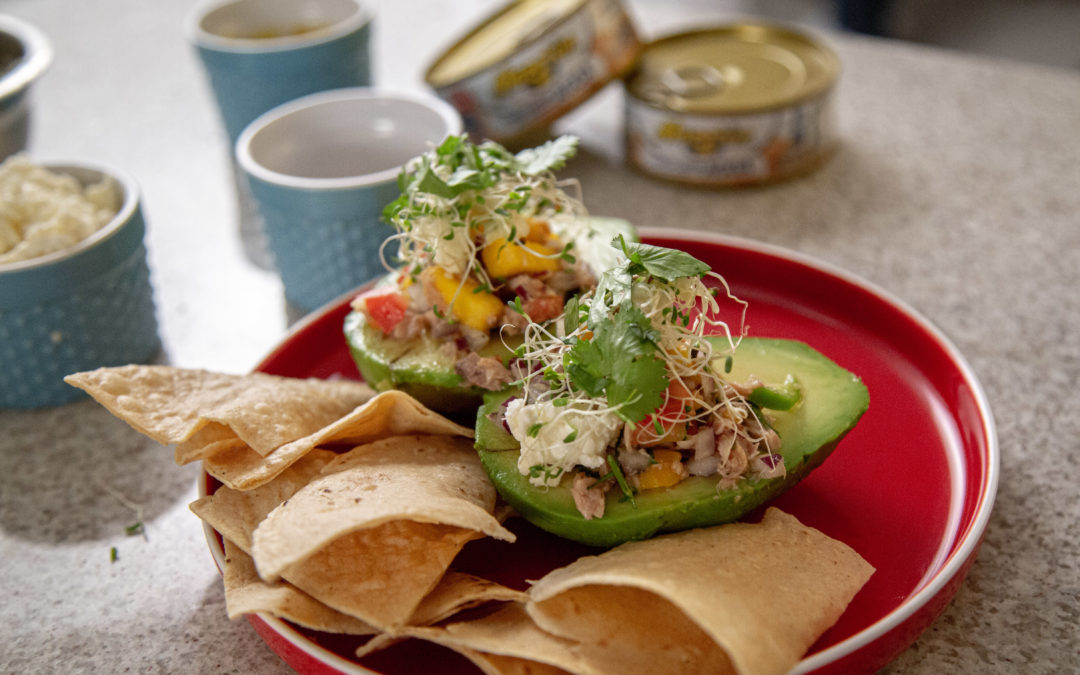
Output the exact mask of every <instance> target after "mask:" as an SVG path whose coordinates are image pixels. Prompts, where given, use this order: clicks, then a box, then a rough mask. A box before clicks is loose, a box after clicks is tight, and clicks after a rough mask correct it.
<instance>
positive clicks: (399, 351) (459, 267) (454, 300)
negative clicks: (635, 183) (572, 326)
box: [344, 136, 637, 415]
mask: <svg viewBox="0 0 1080 675" xmlns="http://www.w3.org/2000/svg"><path fill="white" fill-rule="evenodd" d="M575 150H576V139H573V138H571V137H561V138H558V139H555V140H553V141H550V142H548V143H546V144H544V145H542V146H540V147H538V148H532V149H528V150H523V151H521V152H518V153H516V154H514V153H511V152H509V151H507V150H506V149H505V148H503V147H502V146H500V145H498V144H495V143H492V142H485V143H482V144H479V145H475V144H473V143H471V142H469V141H468V139H467V137H465V136H460V137H459V136H451V137H449V138H447V139H446V141H444V142H443V143H442V144H441V145H440V146H439V147H438V148H435V149H433V150H432V151H431V152H428V153H426V154H424V155H422V156H420V157H418V158H416V159H415V160H413V161H412V162H410V163H409V164H408V165H407V166H406V168H405V170H404V171H403V172H402V174H401V176H400V177H399V180H398V184H399V188H400V190H401V196H400V197H399V198H398V199H397V200H396V201H394V202H393V203H391V204H390V205H388V206H387V208H386V210H385V212H384V218H385V219H386V220H387V221H388V222H389V223H391V224H392V225H393V226H394V227H395V229H396V230H397V234H396V235H395V236H393V237H390V238H389V239H388V240H387V245H388V247H389V248H396V249H397V251H396V253H395V254H390V253H389V252H388V251H384V257H385V258H392V259H393V260H394V261H395V264H394V265H392V266H391V267H392V268H393V269H392V271H391V272H389V273H388V274H387V275H386V276H385V277H384V278H383V279H381V280H380V281H379V282H378V283H376V284H375V286H374V287H373V288H372V289H370V290H369V291H367V292H365V293H362V294H361V295H359V296H358V297H357V298H356V299H355V300H354V301H353V303H352V311H351V312H350V314H349V315H348V316H347V317H346V320H345V324H344V331H345V336H346V339H347V342H348V345H349V349H350V353H351V354H352V356H353V360H354V361H355V362H356V365H357V367H358V369H359V370H360V374H361V375H362V376H363V377H364V379H365V380H366V381H368V382H369V383H370V384H371V385H372V386H373V387H375V388H376V389H378V390H385V389H401V390H404V391H406V392H408V393H410V394H411V395H413V396H414V397H415V398H417V399H419V400H420V401H421V402H423V403H424V404H425V405H427V406H428V407H430V408H433V409H435V410H438V411H441V412H447V413H457V412H467V413H468V414H470V415H471V413H472V411H474V410H475V409H476V408H477V407H478V406H479V404H480V402H481V396H482V394H483V393H484V392H486V391H494V390H500V389H502V388H504V387H505V386H506V385H507V384H508V383H509V382H511V381H512V379H513V378H512V377H511V375H510V372H509V370H508V368H507V366H508V364H509V360H510V358H511V355H512V353H513V350H514V348H516V347H517V346H518V345H519V344H520V343H521V334H522V331H523V329H524V327H525V326H526V325H527V324H528V323H529V322H530V321H533V322H545V321H549V320H551V319H553V318H555V317H557V316H560V315H561V314H562V313H563V309H564V304H565V302H566V300H567V299H568V298H570V297H574V296H576V295H577V294H580V293H582V292H586V291H588V290H590V289H591V288H593V287H594V286H595V285H596V283H597V279H598V277H599V276H600V275H601V273H602V272H603V271H604V270H605V269H607V267H609V266H610V265H611V264H614V262H615V260H616V257H617V256H616V252H615V251H613V250H612V249H611V247H610V246H609V242H610V241H611V240H612V238H613V237H616V236H621V237H624V238H626V239H629V240H636V239H637V236H636V233H635V231H634V228H633V227H632V226H631V225H630V223H628V222H627V221H625V220H620V219H615V218H597V217H591V216H589V215H588V214H587V213H586V211H585V209H584V207H583V206H582V205H581V203H580V201H579V199H577V198H576V197H575V196H573V194H572V193H573V192H574V191H575V189H576V183H574V182H573V181H558V180H556V178H555V176H554V174H553V172H554V171H555V170H556V169H559V168H561V167H562V166H563V164H564V163H565V161H566V159H567V158H569V157H570V156H572V155H573V154H574V152H575Z"/></svg>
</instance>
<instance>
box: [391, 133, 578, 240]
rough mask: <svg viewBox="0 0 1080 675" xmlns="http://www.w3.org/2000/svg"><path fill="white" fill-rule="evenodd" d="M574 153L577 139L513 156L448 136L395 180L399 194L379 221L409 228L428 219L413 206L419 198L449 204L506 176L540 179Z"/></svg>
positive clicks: (521, 198)
mask: <svg viewBox="0 0 1080 675" xmlns="http://www.w3.org/2000/svg"><path fill="white" fill-rule="evenodd" d="M577 147H578V139H577V138H576V137H574V136H560V137H559V138H556V139H554V140H551V141H548V142H547V143H544V144H543V145H541V146H539V147H536V148H528V149H525V150H522V151H520V152H518V153H517V154H514V153H512V152H510V151H509V150H507V149H506V148H504V147H503V146H501V145H499V144H498V143H495V142H494V141H485V142H484V143H481V144H479V145H475V144H473V143H472V142H470V141H469V137H468V136H467V135H465V134H462V135H460V136H448V137H447V138H446V139H445V140H444V141H443V142H442V143H441V144H440V145H439V146H438V147H437V148H435V149H434V151H432V152H428V153H425V154H423V155H421V156H420V157H419V158H417V160H416V161H414V162H411V163H410V164H409V165H407V166H406V167H405V168H404V169H403V170H402V171H401V173H400V174H399V175H398V189H399V190H400V191H401V194H400V196H398V198H397V199H395V200H394V201H393V202H391V203H390V204H388V205H387V206H386V208H385V209H383V218H384V219H385V220H386V221H387V222H389V223H391V224H398V225H404V226H406V228H407V226H408V222H409V219H410V218H412V217H414V216H420V215H428V214H426V213H424V212H423V210H422V208H421V207H418V206H415V205H414V202H415V197H416V195H417V193H426V194H429V195H434V196H436V197H442V198H444V199H453V198H456V197H460V196H461V195H463V194H465V193H466V192H469V191H477V192H479V191H482V190H485V189H487V188H490V187H492V186H494V185H495V184H496V183H498V182H499V179H500V178H501V176H502V175H503V174H505V173H518V174H521V175H524V176H540V175H543V174H545V173H548V172H551V171H556V170H558V169H561V168H562V167H563V166H565V165H566V161H567V160H568V159H569V158H571V157H573V156H574V154H575V153H576V152H577ZM444 176H446V177H444ZM529 196H530V195H529V194H528V191H522V192H521V193H519V194H517V195H516V196H515V200H516V201H512V204H515V205H516V206H517V208H518V209H521V208H524V205H525V203H526V202H527V201H528V199H529Z"/></svg>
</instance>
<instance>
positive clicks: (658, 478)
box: [638, 450, 686, 490]
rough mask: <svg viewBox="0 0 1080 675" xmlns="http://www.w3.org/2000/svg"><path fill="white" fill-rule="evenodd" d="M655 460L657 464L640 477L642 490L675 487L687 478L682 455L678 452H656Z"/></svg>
mask: <svg viewBox="0 0 1080 675" xmlns="http://www.w3.org/2000/svg"><path fill="white" fill-rule="evenodd" d="M653 459H655V460H656V464H650V465H649V468H648V469H645V470H644V471H642V472H641V475H639V476H638V487H639V488H641V489H642V490H651V489H653V488H661V487H668V486H670V485H675V484H677V483H678V482H679V481H681V480H682V479H683V478H684V477H685V476H686V469H685V468H684V467H683V465H682V453H680V452H679V451H678V450H654V451H653Z"/></svg>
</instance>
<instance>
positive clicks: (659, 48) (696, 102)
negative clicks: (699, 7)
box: [625, 24, 840, 187]
mask: <svg viewBox="0 0 1080 675" xmlns="http://www.w3.org/2000/svg"><path fill="white" fill-rule="evenodd" d="M839 73H840V62H839V60H838V59H837V57H836V55H835V54H834V53H833V52H832V50H830V49H829V48H828V47H826V46H825V45H824V44H821V43H820V42H818V41H817V40H815V39H813V38H812V37H810V36H808V35H804V34H803V33H800V32H798V31H795V30H792V29H789V28H783V27H779V26H773V25H767V24H734V25H729V26H722V27H716V28H711V29H705V30H699V31H693V32H688V33H679V34H676V35H671V36H668V37H664V38H662V39H660V40H657V41H656V42H652V43H650V44H648V45H645V46H644V47H643V48H642V50H641V56H640V58H639V60H638V62H637V65H636V66H635V68H634V71H633V72H632V73H631V74H630V75H629V76H628V77H627V82H626V89H627V93H626V98H625V100H626V110H625V113H626V124H625V133H626V157H627V161H628V162H629V163H630V164H631V165H632V166H634V167H635V168H637V169H639V170H641V171H643V172H645V173H647V174H649V175H652V176H656V177H659V178H665V179H669V180H673V181H678V182H682V183H690V184H696V185H704V186H717V187H720V186H738V185H754V184H761V183H769V182H773V181H778V180H783V179H786V178H790V177H793V176H798V175H801V174H804V173H807V172H809V171H811V170H813V169H814V168H816V167H818V166H819V165H821V164H822V163H823V162H824V161H825V160H826V159H827V158H828V157H829V156H830V155H831V154H832V153H833V151H834V149H835V148H836V146H837V133H836V125H835V121H834V114H835V113H834V110H833V99H834V92H835V88H836V83H837V80H838V78H839Z"/></svg>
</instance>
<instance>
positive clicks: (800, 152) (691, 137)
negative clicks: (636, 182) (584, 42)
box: [626, 95, 836, 185]
mask: <svg viewBox="0 0 1080 675" xmlns="http://www.w3.org/2000/svg"><path fill="white" fill-rule="evenodd" d="M832 108H833V106H832V100H831V97H830V96H828V95H826V96H821V97H819V98H817V99H814V100H811V101H806V102H803V103H799V104H796V105H792V106H789V107H786V108H779V109H776V110H770V111H764V112H758V113H748V114H741V115H711V114H708V115H707V114H692V113H684V112H676V111H672V110H665V109H662V108H658V107H656V106H653V105H650V104H648V103H646V102H644V101H641V100H639V99H636V98H634V97H632V96H627V97H626V151H627V159H628V160H629V161H630V163H631V164H633V165H634V166H636V167H637V168H639V169H641V170H642V171H645V172H647V173H650V174H653V175H655V176H659V177H662V178H668V179H671V180H676V181H682V182H688V183H697V184H702V185H741V184H751V183H761V182H768V181H770V180H777V179H781V178H785V177H787V176H791V175H794V174H797V173H801V172H802V171H804V170H807V169H809V168H812V167H813V166H815V165H816V164H817V163H818V162H819V161H820V160H821V159H822V158H823V157H824V156H826V155H827V154H828V153H829V152H830V151H831V149H832V148H833V147H834V146H835V144H836V134H835V125H834V122H833V111H832Z"/></svg>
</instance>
